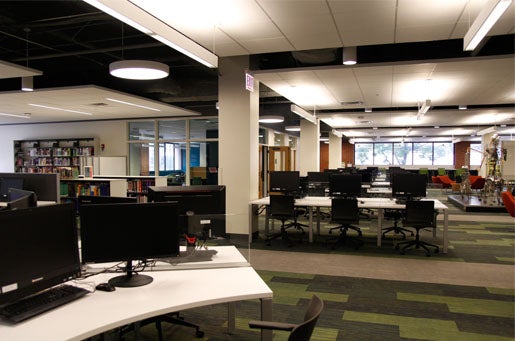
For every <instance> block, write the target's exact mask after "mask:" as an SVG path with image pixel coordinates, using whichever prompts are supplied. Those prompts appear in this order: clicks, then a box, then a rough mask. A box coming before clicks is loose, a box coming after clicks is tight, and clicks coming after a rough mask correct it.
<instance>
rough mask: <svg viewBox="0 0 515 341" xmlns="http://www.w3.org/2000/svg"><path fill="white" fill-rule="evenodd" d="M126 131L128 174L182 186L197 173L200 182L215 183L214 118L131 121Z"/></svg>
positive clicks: (215, 135)
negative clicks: (154, 176)
mask: <svg viewBox="0 0 515 341" xmlns="http://www.w3.org/2000/svg"><path fill="white" fill-rule="evenodd" d="M156 127H157V129H156ZM128 128H129V129H128V130H129V138H128V144H129V174H130V175H137V176H140V175H161V176H163V175H165V176H168V183H173V184H174V185H184V184H186V181H187V179H188V177H189V178H190V179H191V178H192V177H193V176H196V175H198V174H200V175H201V178H202V181H203V182H204V183H209V184H213V185H216V184H217V183H218V119H217V118H206V117H203V118H201V119H193V118H191V119H175V120H173V119H169V120H153V121H135V122H129V124H128ZM156 130H157V132H158V134H156V133H155V132H156ZM156 146H158V147H157V150H156ZM188 158H189V163H190V164H189V165H188V162H187V160H188ZM193 172H195V174H192V173H193ZM208 174H210V175H208Z"/></svg>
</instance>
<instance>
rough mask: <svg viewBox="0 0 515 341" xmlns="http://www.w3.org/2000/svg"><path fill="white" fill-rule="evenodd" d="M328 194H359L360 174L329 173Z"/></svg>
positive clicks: (352, 195)
mask: <svg viewBox="0 0 515 341" xmlns="http://www.w3.org/2000/svg"><path fill="white" fill-rule="evenodd" d="M329 195H330V196H331V197H347V198H355V197H359V196H361V174H331V176H330V177H329Z"/></svg>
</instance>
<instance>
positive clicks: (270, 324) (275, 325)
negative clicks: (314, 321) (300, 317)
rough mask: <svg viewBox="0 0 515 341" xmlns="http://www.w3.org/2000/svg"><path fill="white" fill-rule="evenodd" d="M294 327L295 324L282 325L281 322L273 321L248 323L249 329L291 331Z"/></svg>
mask: <svg viewBox="0 0 515 341" xmlns="http://www.w3.org/2000/svg"><path fill="white" fill-rule="evenodd" d="M296 326H297V325H296V324H291V323H282V322H275V321H261V320H252V321H249V327H250V328H260V329H275V330H286V331H291V330H293V328H295V327H296Z"/></svg>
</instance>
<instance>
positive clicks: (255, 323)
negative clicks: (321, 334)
mask: <svg viewBox="0 0 515 341" xmlns="http://www.w3.org/2000/svg"><path fill="white" fill-rule="evenodd" d="M323 309H324V301H322V299H320V298H319V297H318V296H316V295H313V297H312V298H311V301H310V302H309V306H308V310H307V311H306V313H305V315H304V320H303V321H302V322H301V323H299V324H292V323H283V322H275V321H261V320H252V321H249V327H250V328H259V329H268V330H282V331H291V333H290V336H289V337H288V340H289V341H309V340H310V339H311V335H312V334H313V330H314V329H315V325H316V323H317V321H318V318H319V316H320V314H321V313H322V310H323Z"/></svg>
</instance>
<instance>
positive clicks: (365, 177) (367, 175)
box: [358, 169, 372, 184]
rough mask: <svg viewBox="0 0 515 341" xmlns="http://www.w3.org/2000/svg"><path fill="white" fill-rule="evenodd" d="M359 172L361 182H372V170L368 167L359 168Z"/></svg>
mask: <svg viewBox="0 0 515 341" xmlns="http://www.w3.org/2000/svg"><path fill="white" fill-rule="evenodd" d="M358 174H361V182H362V183H364V184H369V183H371V182H372V171H369V170H367V169H360V170H358Z"/></svg>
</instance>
